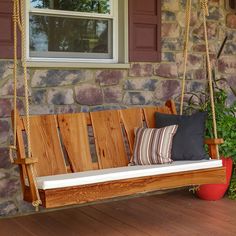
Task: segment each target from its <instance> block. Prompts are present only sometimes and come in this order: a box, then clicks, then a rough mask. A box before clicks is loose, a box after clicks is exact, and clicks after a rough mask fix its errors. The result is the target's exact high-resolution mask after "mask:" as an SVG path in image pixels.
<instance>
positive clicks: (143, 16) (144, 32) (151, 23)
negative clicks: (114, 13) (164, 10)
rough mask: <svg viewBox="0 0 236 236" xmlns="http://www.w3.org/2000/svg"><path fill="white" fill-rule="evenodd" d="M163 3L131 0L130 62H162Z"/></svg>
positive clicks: (148, 0) (158, 0)
mask: <svg viewBox="0 0 236 236" xmlns="http://www.w3.org/2000/svg"><path fill="white" fill-rule="evenodd" d="M160 58H161V1H160V0H129V59H130V61H139V62H142V61H149V62H156V61H160Z"/></svg>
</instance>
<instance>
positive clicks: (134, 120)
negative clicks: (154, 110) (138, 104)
mask: <svg viewBox="0 0 236 236" xmlns="http://www.w3.org/2000/svg"><path fill="white" fill-rule="evenodd" d="M120 114H121V121H122V123H123V125H124V128H125V131H126V134H127V138H128V142H129V147H130V151H131V154H132V153H133V149H134V138H135V135H134V129H135V128H138V127H142V126H143V113H142V109H141V108H133V109H124V110H120Z"/></svg>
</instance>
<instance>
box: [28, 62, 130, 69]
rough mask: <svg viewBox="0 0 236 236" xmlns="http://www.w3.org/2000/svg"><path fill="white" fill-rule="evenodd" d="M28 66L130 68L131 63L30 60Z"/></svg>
mask: <svg viewBox="0 0 236 236" xmlns="http://www.w3.org/2000/svg"><path fill="white" fill-rule="evenodd" d="M26 65H27V67H35V68H45V67H46V68H88V69H129V68H130V64H129V63H86V62H84V63H83V62H43V61H28V62H27V63H26Z"/></svg>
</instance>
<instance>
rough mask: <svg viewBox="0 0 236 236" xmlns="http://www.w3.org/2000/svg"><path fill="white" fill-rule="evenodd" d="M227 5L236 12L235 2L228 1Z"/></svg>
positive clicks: (233, 0)
mask: <svg viewBox="0 0 236 236" xmlns="http://www.w3.org/2000/svg"><path fill="white" fill-rule="evenodd" d="M229 5H230V7H231V8H233V9H235V10H236V0H229Z"/></svg>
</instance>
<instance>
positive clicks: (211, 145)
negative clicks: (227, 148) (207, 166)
mask: <svg viewBox="0 0 236 236" xmlns="http://www.w3.org/2000/svg"><path fill="white" fill-rule="evenodd" d="M222 143H224V140H223V139H222V138H217V139H215V138H212V139H211V138H208V139H205V144H207V145H208V150H209V155H210V157H211V158H212V159H217V153H218V145H219V144H222Z"/></svg>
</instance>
